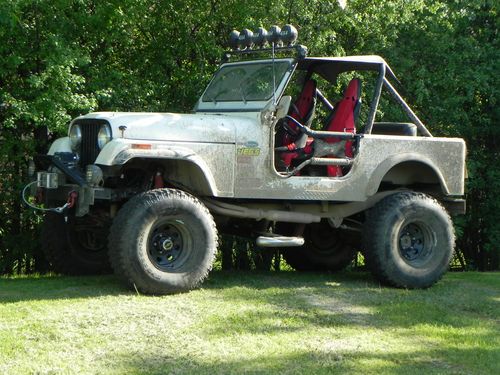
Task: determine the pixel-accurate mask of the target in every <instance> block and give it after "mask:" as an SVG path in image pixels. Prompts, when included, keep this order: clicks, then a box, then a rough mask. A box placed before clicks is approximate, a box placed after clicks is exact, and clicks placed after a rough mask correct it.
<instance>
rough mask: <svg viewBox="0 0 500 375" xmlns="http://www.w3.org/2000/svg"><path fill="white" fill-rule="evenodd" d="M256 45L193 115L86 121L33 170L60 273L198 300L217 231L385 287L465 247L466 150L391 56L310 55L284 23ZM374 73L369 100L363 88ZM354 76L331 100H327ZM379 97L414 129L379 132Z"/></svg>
mask: <svg viewBox="0 0 500 375" xmlns="http://www.w3.org/2000/svg"><path fill="white" fill-rule="evenodd" d="M251 34H252V33H251V32H249V31H248V30H244V32H242V33H237V32H233V34H232V37H233V39H232V40H233V42H234V47H235V48H236V50H233V51H231V52H229V53H228V54H227V55H226V61H225V62H224V63H222V65H221V66H220V67H219V69H218V70H217V71H216V73H215V75H214V77H213V78H212V80H211V81H210V83H209V84H208V86H207V88H206V89H205V91H204V92H203V94H202V95H201V97H200V98H199V100H198V102H197V103H196V105H195V107H194V113H193V114H174V113H130V112H96V113H90V114H87V115H85V116H80V117H78V118H76V119H74V120H73V121H72V122H71V124H70V126H69V131H68V136H67V137H63V138H59V139H57V140H56V141H55V142H54V143H53V144H52V146H51V147H50V150H49V152H48V154H47V155H39V156H37V157H36V158H35V164H36V166H37V168H38V170H39V171H38V172H37V174H36V180H35V181H33V182H32V183H30V184H28V185H27V186H26V187H25V189H24V191H23V199H24V200H25V202H26V203H27V204H28V205H30V206H31V207H33V208H38V209H40V208H41V207H42V206H41V204H42V203H43V207H45V208H42V209H43V210H45V211H49V212H47V213H46V215H45V220H44V226H43V230H42V241H41V242H42V244H43V247H44V251H45V254H46V256H47V258H48V259H49V261H50V262H51V263H52V265H53V267H54V268H55V269H56V270H57V271H59V272H64V273H95V272H103V271H106V270H108V269H109V267H110V265H111V267H112V268H113V270H114V272H115V273H116V274H117V275H118V276H119V277H121V278H122V279H123V280H124V281H125V283H126V284H127V285H129V286H130V287H132V286H134V287H135V288H137V289H138V290H139V291H141V292H144V293H153V294H165V293H175V292H182V291H187V290H191V289H193V288H195V287H196V286H198V285H199V284H200V283H201V282H202V281H203V280H204V279H205V278H206V277H207V274H208V272H209V271H210V269H211V268H212V264H213V262H214V258H215V253H216V250H217V243H218V231H219V232H223V233H238V234H239V235H246V236H248V237H250V238H253V239H254V240H255V241H256V243H257V245H258V246H259V247H262V248H266V247H269V248H281V249H282V253H283V255H284V257H285V259H286V260H287V261H288V263H289V264H290V265H291V266H292V267H294V268H296V269H297V270H314V269H321V270H338V269H341V268H343V267H345V266H346V265H347V264H349V262H351V260H352V259H353V257H354V256H355V254H356V252H357V251H358V250H361V251H362V252H363V254H364V256H365V259H366V263H367V265H368V266H369V267H370V269H371V270H372V272H373V274H374V276H375V277H376V278H378V279H379V280H380V281H381V282H383V283H385V284H388V285H392V286H396V287H405V288H425V287H428V286H430V285H432V284H433V283H435V282H436V281H437V280H439V279H440V278H441V276H442V275H443V274H444V272H446V270H447V268H448V266H449V263H450V260H451V258H452V256H453V250H454V241H455V237H454V230H453V225H452V222H451V219H450V216H449V213H450V214H461V213H463V212H465V202H464V200H463V199H462V196H463V194H464V171H465V153H466V148H465V143H464V141H463V140H462V139H455V138H436V137H432V135H431V134H430V132H429V131H428V130H427V128H426V127H425V126H424V124H423V123H422V122H421V121H420V119H419V118H418V117H417V116H416V115H415V113H414V112H413V111H412V110H411V109H410V107H409V106H408V105H407V104H406V102H405V101H404V100H403V98H402V97H401V96H400V95H399V94H398V92H397V91H396V89H395V88H394V86H393V84H392V83H391V82H397V79H396V77H395V75H394V73H393V72H392V70H391V69H390V68H389V66H388V65H387V63H386V62H385V61H384V59H382V58H381V57H379V56H346V57H327V58H318V57H307V53H306V52H307V49H306V48H305V47H304V46H300V45H294V44H293V42H294V40H295V38H296V31H295V30H294V28H293V27H291V26H289V25H287V26H286V27H285V28H284V29H283V30H282V31H280V30H279V28H277V27H273V28H272V29H271V31H270V32H269V33H267V37H266V33H265V30H263V29H259V30H258V32H256V33H255V34H254V35H253V36H252V35H251ZM259 38H260V39H259ZM283 39H284V40H285V43H287V45H285V46H283V45H282V44H281V43H282V40H283ZM266 40H268V41H269V42H270V43H271V47H270V48H262V47H263V45H264V43H265V42H266ZM255 42H257V43H259V44H260V47H261V48H256V49H252V48H251V47H252V44H253V43H255ZM255 56H257V57H255ZM262 56H264V58H262ZM235 58H236V60H235V61H232V60H231V59H235ZM353 74H356V76H354V75H353ZM370 74H371V75H372V76H373V80H372V82H371V86H370V83H366V85H367V87H371V88H370V90H369V92H366V91H367V90H364V89H362V84H363V85H364V84H365V82H363V81H362V80H361V79H360V78H358V77H359V76H363V77H364V76H367V75H370ZM346 75H347V76H348V77H352V79H351V80H350V82H349V84H348V85H347V88H346V89H345V91H344V94H343V95H342V96H341V98H340V100H339V101H338V102H337V103H332V102H331V101H330V100H329V99H327V97H326V95H325V93H331V92H332V91H333V89H332V87H337V86H336V85H337V84H338V82H341V81H342V80H343V79H344V78H342V77H343V76H346ZM293 76H298V77H300V79H299V80H295V81H294V79H293V78H292V77H293ZM344 81H345V82H347V80H346V79H344ZM292 82H294V83H295V86H294V83H292ZM320 86H322V87H321V89H320ZM294 90H295V91H294ZM383 90H386V91H387V92H388V93H389V94H390V96H392V98H393V99H395V102H396V103H397V104H398V105H399V106H400V108H402V110H403V111H402V112H401V113H403V112H404V113H405V114H406V115H407V117H408V118H409V121H408V120H407V121H408V122H401V121H399V122H377V121H376V120H377V116H378V113H377V108H378V104H379V100H380V97H381V94H382V92H383ZM291 95H293V96H294V97H293V98H292V96H291ZM361 98H364V99H366V100H367V101H368V105H365V104H364V103H363V105H361ZM362 107H364V112H363V110H362ZM315 114H319V115H321V114H322V115H323V119H322V120H319V119H318V117H321V116H316V118H315ZM363 116H364V118H363V119H362V117H363ZM28 191H31V194H32V195H33V196H35V197H36V199H35V201H36V202H35V203H34V202H33V199H31V200H30V199H26V198H25V197H26V195H27V192H28ZM361 239H362V240H361Z"/></svg>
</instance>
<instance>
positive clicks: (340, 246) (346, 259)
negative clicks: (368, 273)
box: [282, 220, 356, 271]
mask: <svg viewBox="0 0 500 375" xmlns="http://www.w3.org/2000/svg"><path fill="white" fill-rule="evenodd" d="M304 240H305V243H304V246H302V247H296V248H289V249H285V250H284V251H283V252H282V253H283V257H284V258H285V260H286V262H287V263H288V264H289V265H290V266H292V267H293V268H294V269H296V270H297V271H340V270H342V269H344V268H346V267H347V266H348V265H349V264H350V263H351V262H352V261H353V259H354V257H355V256H356V251H355V247H354V246H353V244H352V243H350V241H348V239H347V234H346V233H345V231H342V230H339V229H337V228H333V227H332V226H330V224H329V223H328V221H327V220H323V221H321V222H320V223H313V224H309V225H307V226H306V228H305V230H304Z"/></svg>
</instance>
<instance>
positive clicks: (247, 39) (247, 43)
mask: <svg viewBox="0 0 500 375" xmlns="http://www.w3.org/2000/svg"><path fill="white" fill-rule="evenodd" d="M252 45H253V32H252V31H251V30H248V29H243V30H241V33H240V35H239V36H238V46H239V47H240V48H241V49H244V48H252Z"/></svg>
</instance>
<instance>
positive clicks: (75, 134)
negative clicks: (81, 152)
mask: <svg viewBox="0 0 500 375" xmlns="http://www.w3.org/2000/svg"><path fill="white" fill-rule="evenodd" d="M69 141H70V142H71V149H72V150H73V151H75V152H76V151H77V150H78V147H80V143H81V142H82V129H81V128H80V125H77V124H74V125H72V126H71V128H70V129H69Z"/></svg>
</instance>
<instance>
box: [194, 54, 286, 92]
mask: <svg viewBox="0 0 500 375" xmlns="http://www.w3.org/2000/svg"><path fill="white" fill-rule="evenodd" d="M290 65H291V63H290V61H275V62H274V74H275V76H276V87H277V86H279V84H280V83H281V80H282V79H283V77H284V75H285V73H286V72H287V70H288V69H289V68H290ZM273 87H274V81H273V63H272V62H271V61H263V62H257V63H242V64H234V65H226V66H223V67H222V68H221V69H220V70H219V71H218V72H217V73H216V74H215V77H214V79H213V80H212V82H211V83H210V85H209V86H208V88H207V90H206V91H205V94H204V95H203V98H202V100H203V101H204V102H227V101H243V102H246V101H265V100H269V99H270V98H271V97H272V96H273Z"/></svg>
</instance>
